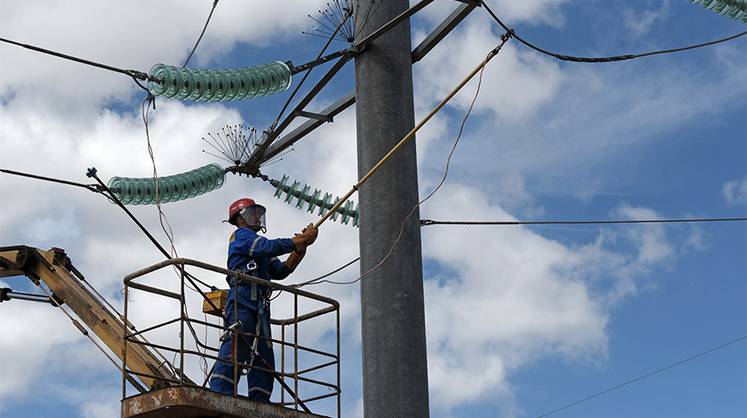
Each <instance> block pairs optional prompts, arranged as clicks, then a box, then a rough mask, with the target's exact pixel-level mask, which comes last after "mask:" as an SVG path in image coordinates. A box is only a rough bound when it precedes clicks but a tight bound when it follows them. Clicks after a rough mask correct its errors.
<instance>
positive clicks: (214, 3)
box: [182, 0, 218, 68]
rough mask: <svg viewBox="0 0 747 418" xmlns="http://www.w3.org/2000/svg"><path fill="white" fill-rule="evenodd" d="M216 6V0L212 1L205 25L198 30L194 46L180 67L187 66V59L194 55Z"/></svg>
mask: <svg viewBox="0 0 747 418" xmlns="http://www.w3.org/2000/svg"><path fill="white" fill-rule="evenodd" d="M216 6H218V0H215V1H213V7H212V8H211V9H210V14H209V15H208V17H207V20H206V21H205V26H204V27H203V28H202V32H200V37H199V38H197V42H195V46H194V47H193V48H192V51H191V52H190V53H189V56H188V57H187V59H186V60H185V61H184V65H182V67H184V68H186V67H187V64H189V60H190V59H192V55H194V53H195V51H196V50H197V45H199V44H200V41H201V40H202V37H203V36H205V31H206V30H207V27H208V24H209V23H210V18H212V17H213V12H214V11H215V8H216Z"/></svg>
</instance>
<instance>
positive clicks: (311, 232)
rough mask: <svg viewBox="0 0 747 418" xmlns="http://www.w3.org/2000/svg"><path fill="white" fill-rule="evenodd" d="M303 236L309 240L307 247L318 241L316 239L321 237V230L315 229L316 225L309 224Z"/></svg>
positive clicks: (302, 232)
mask: <svg viewBox="0 0 747 418" xmlns="http://www.w3.org/2000/svg"><path fill="white" fill-rule="evenodd" d="M301 235H306V236H307V237H308V239H309V243H308V244H307V245H311V244H313V243H314V241H316V237H317V236H318V235H319V228H317V227H315V226H314V224H309V225H307V226H306V228H304V229H302V230H301Z"/></svg>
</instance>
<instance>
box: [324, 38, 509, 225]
mask: <svg viewBox="0 0 747 418" xmlns="http://www.w3.org/2000/svg"><path fill="white" fill-rule="evenodd" d="M508 38H509V36H508V35H504V36H502V37H501V40H502V42H501V43H500V44H499V45H498V46H497V47H495V48H494V49H493V50H492V51H490V52H489V53H488V55H487V56H486V57H485V59H484V60H483V61H482V62H481V63H480V64H479V65H478V66H477V67H475V68H474V69H473V70H472V72H470V73H469V74H468V75H467V77H465V78H464V79H463V80H462V81H461V82H459V84H457V86H456V87H454V89H453V90H451V92H450V93H449V94H448V95H447V96H446V97H445V98H444V99H443V100H442V101H441V103H439V104H438V106H436V107H435V108H434V109H433V110H431V111H430V112H429V113H428V114H427V115H426V116H425V117H424V118H423V119H422V120H421V121H420V122H418V124H417V125H415V127H414V128H412V130H411V131H410V132H408V133H407V135H405V136H404V137H403V138H402V139H401V140H400V141H399V142H398V143H397V145H395V146H394V147H393V148H392V149H391V150H389V152H388V153H387V154H386V155H385V156H383V157H382V158H381V160H379V162H378V163H376V165H374V166H373V167H372V168H371V169H370V170H368V172H367V173H366V175H364V176H363V177H361V179H360V180H358V183H356V184H355V186H353V187H352V188H351V189H350V190H349V191H348V192H347V193H345V195H344V196H343V197H341V198H340V200H339V201H337V203H336V204H335V205H334V206H332V207H331V208H330V209H329V210H328V211H327V213H325V214H324V216H323V217H322V218H321V219H319V220H318V221H317V222H316V224H314V227H316V228H319V227H320V226H321V225H322V224H323V223H324V221H326V220H327V219H328V218H329V217H330V216H332V214H333V213H335V211H337V209H339V208H340V206H342V205H343V204H344V203H345V202H346V201H347V200H348V199H349V198H350V196H352V195H353V193H355V192H356V191H357V190H358V189H359V188H360V187H361V186H362V185H363V184H364V183H366V182H367V181H368V179H369V178H371V176H372V175H373V174H374V173H375V172H376V171H377V170H378V169H379V168H380V167H381V166H382V165H383V164H384V163H385V162H386V160H388V159H389V158H390V157H391V156H392V155H394V153H395V152H397V150H399V149H400V148H401V147H402V145H404V144H405V143H407V141H409V140H410V139H411V138H412V137H414V136H415V133H416V132H417V131H418V130H419V129H420V128H422V127H423V125H425V124H426V123H428V121H429V120H430V119H431V118H432V117H433V116H434V115H435V114H436V113H438V111H439V110H441V108H443V107H444V106H445V105H446V103H448V102H449V100H451V98H452V97H454V96H455V95H456V94H457V93H458V92H459V90H461V89H462V87H464V86H465V85H466V84H467V83H468V82H469V81H470V80H471V79H472V78H473V77H474V76H475V75H476V74H477V73H479V72H480V70H482V69H483V67H485V66H486V65H487V64H488V62H489V61H490V60H491V59H493V57H495V56H496V55H497V54H498V51H500V50H501V47H503V44H505V43H506V41H507V40H508Z"/></svg>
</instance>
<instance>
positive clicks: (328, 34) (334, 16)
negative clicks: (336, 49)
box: [301, 0, 381, 43]
mask: <svg viewBox="0 0 747 418" xmlns="http://www.w3.org/2000/svg"><path fill="white" fill-rule="evenodd" d="M380 2H381V0H377V1H371V2H369V3H368V6H365V8H362V7H364V6H361V5H360V0H330V1H328V2H327V3H326V4H325V6H324V7H323V8H322V9H320V10H317V15H316V16H312V15H308V17H309V19H311V20H312V21H313V25H314V26H315V27H314V29H313V30H312V31H309V32H301V33H303V34H304V35H311V36H317V37H321V38H332V39H334V40H336V41H340V42H347V43H353V42H355V38H356V36H357V35H358V34H359V33H361V31H362V30H363V28H364V27H365V26H366V23H368V18H369V17H370V16H371V12H372V11H373V9H374V8H375V7H376V6H378V5H379V3H380ZM353 3H355V5H354V4H353ZM354 10H357V12H356V13H354ZM338 27H339V29H337V28H338Z"/></svg>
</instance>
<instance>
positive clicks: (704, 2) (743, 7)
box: [690, 0, 747, 24]
mask: <svg viewBox="0 0 747 418" xmlns="http://www.w3.org/2000/svg"><path fill="white" fill-rule="evenodd" d="M690 1H691V2H693V3H695V4H699V5H701V6H703V7H705V8H706V9H710V10H713V11H714V12H716V13H718V14H720V15H724V16H728V17H730V18H732V19H734V20H738V21H740V22H742V23H745V24H747V0H690Z"/></svg>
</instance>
